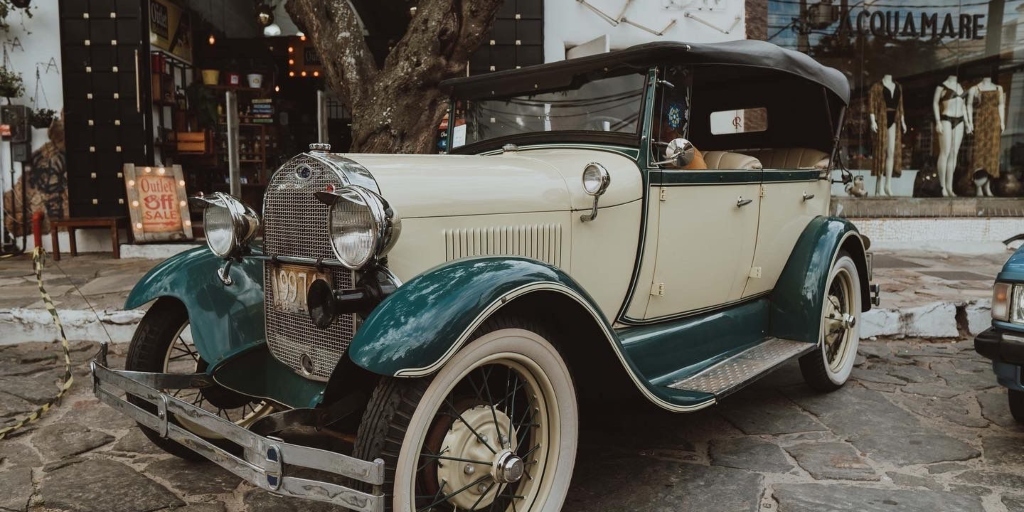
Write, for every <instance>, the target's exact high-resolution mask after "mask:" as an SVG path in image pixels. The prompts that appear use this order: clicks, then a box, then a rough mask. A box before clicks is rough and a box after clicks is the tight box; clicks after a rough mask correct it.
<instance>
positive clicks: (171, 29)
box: [149, 0, 192, 62]
mask: <svg viewBox="0 0 1024 512" xmlns="http://www.w3.org/2000/svg"><path fill="white" fill-rule="evenodd" d="M149 42H150V44H152V45H153V46H155V47H156V48H159V49H161V50H164V51H166V52H168V53H170V54H172V55H174V56H175V57H178V58H180V59H181V60H184V61H185V62H192V23H191V22H190V20H189V15H188V12H187V11H183V10H182V9H181V7H178V6H177V5H175V4H174V3H172V2H171V0H151V1H150V2H149Z"/></svg>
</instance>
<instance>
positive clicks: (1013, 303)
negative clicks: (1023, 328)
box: [1010, 284, 1024, 324]
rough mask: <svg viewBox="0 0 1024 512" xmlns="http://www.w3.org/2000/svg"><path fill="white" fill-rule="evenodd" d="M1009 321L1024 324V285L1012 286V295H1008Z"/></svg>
mask: <svg viewBox="0 0 1024 512" xmlns="http://www.w3.org/2000/svg"><path fill="white" fill-rule="evenodd" d="M1010 321H1011V322H1013V323H1015V324H1024V286H1021V285H1019V284H1018V285H1016V286H1014V287H1013V295H1012V296H1011V297H1010Z"/></svg>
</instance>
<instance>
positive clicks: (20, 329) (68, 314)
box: [0, 308, 146, 345]
mask: <svg viewBox="0 0 1024 512" xmlns="http://www.w3.org/2000/svg"><path fill="white" fill-rule="evenodd" d="M145 313H146V312H145V311H143V310H141V309H133V310H130V311H124V310H118V309H115V310H105V311H99V312H98V314H97V313H94V312H92V311H90V310H78V309H58V310H57V314H58V315H59V316H60V321H61V324H63V325H64V333H65V334H67V337H68V339H69V340H71V341H96V342H103V341H113V342H114V343H127V342H129V341H131V339H132V334H134V332H135V328H136V327H137V326H138V324H139V321H140V320H142V315H144V314H145ZM108 335H109V337H108ZM59 339H60V335H59V333H58V332H57V326H56V325H54V324H53V318H52V317H50V313H49V312H48V311H46V310H45V309H26V308H13V309H0V345H14V344H15V343H25V342H29V341H44V342H46V341H56V340H59Z"/></svg>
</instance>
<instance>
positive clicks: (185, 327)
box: [125, 298, 273, 461]
mask: <svg viewBox="0 0 1024 512" xmlns="http://www.w3.org/2000/svg"><path fill="white" fill-rule="evenodd" d="M125 369H126V370H131V371H137V372H150V373H180V374H191V373H200V372H205V371H206V369H207V363H206V361H204V360H203V358H202V357H201V356H200V355H199V351H198V350H196V346H195V343H194V342H193V340H192V329H190V328H189V319H188V311H187V310H186V309H185V305H184V304H182V303H181V302H180V301H178V300H176V299H171V298H161V299H157V301H156V302H155V303H154V304H153V305H152V306H151V307H150V308H149V311H146V314H145V316H143V317H142V321H141V322H139V327H138V328H137V329H136V330H135V335H134V336H133V337H132V342H131V345H130V346H129V347H128V355H127V357H126V358H125ZM161 391H163V392H164V393H166V394H168V395H170V396H172V397H174V398H176V399H178V400H181V401H183V402H185V403H187V404H191V405H194V406H196V407H199V408H202V409H204V410H206V411H209V412H211V413H214V414H216V415H218V416H220V417H221V418H224V419H225V420H228V421H231V422H233V423H237V424H239V425H242V426H248V425H250V424H251V423H252V422H254V421H256V420H257V419H259V418H260V417H262V416H264V415H266V414H269V413H270V412H272V411H273V407H272V406H271V405H269V404H266V403H263V402H261V401H259V400H255V401H253V399H251V398H249V397H246V396H244V395H241V394H239V393H236V392H234V391H231V390H229V389H227V388H224V387H221V386H219V385H216V384H215V385H212V386H209V387H206V388H203V389H163V390H161ZM127 398H128V401H129V402H131V403H133V404H135V405H136V406H138V407H140V408H142V409H144V410H147V411H150V412H151V413H154V414H155V413H156V406H154V405H153V404H151V403H149V402H147V401H145V400H143V399H141V398H138V397H135V396H132V395H130V394H129V395H128V397H127ZM172 420H173V421H174V422H175V423H176V424H178V425H180V426H181V427H183V428H185V429H187V430H189V431H191V432H192V433H194V434H196V435H198V436H200V437H204V438H206V439H208V440H210V442H212V443H214V444H218V445H220V446H222V447H223V448H225V449H227V450H234V449H236V448H237V447H235V446H234V445H232V443H229V442H227V441H225V440H223V438H222V436H220V435H219V434H216V433H215V432H212V431H210V430H209V429H207V428H204V427H203V426H201V425H199V424H198V423H196V422H195V421H190V420H189V419H188V418H185V417H182V416H177V415H175V416H174V417H173V418H172ZM142 433H143V434H145V435H146V437H148V438H149V440H150V441H152V442H153V444H155V445H157V446H159V447H160V448H161V449H162V450H164V451H166V452H168V453H170V454H172V455H175V456H177V457H181V458H183V459H187V460H194V461H198V460H205V457H203V456H202V455H199V454H198V453H196V452H194V451H192V450H190V449H188V448H186V447H184V446H182V445H181V444H178V443H177V442H176V441H174V440H172V439H167V438H162V437H160V435H159V434H157V433H156V432H155V431H153V430H151V429H149V428H148V427H145V426H142Z"/></svg>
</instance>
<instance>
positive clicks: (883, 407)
mask: <svg viewBox="0 0 1024 512" xmlns="http://www.w3.org/2000/svg"><path fill="white" fill-rule="evenodd" d="M114 349H115V353H114V354H113V355H112V357H111V360H110V362H111V364H112V365H114V366H121V365H123V361H124V359H123V352H124V349H125V346H124V345H118V346H115V347H114ZM95 351H96V344H92V343H75V345H74V351H73V353H72V358H73V360H74V361H75V363H76V368H75V379H76V380H75V384H74V386H73V388H72V390H71V392H70V394H69V395H68V396H67V398H66V399H65V401H64V403H63V404H61V406H60V407H58V408H56V409H54V410H52V411H51V412H50V413H49V414H48V415H46V416H45V417H44V418H43V419H42V420H41V421H40V422H38V423H35V424H32V425H31V426H30V427H29V428H28V429H27V430H24V431H20V433H19V434H18V435H16V436H15V437H13V438H11V439H7V440H3V441H0V510H15V511H31V512H51V511H87V512H91V511H96V512H101V511H102V512H107V511H122V512H144V511H152V510H172V509H173V510H180V511H185V512H188V511H192V512H234V511H242V510H248V511H300V510H301V511H314V512H317V511H326V510H339V509H331V508H330V507H326V506H323V505H321V504H315V503H306V502H302V501H296V500H286V499H283V498H278V497H275V496H272V495H270V494H268V493H266V492H264V491H262V490H260V489H257V488H254V487H253V486H251V485H249V484H246V483H243V482H241V481H240V480H239V479H238V478H236V477H234V476H233V475H231V474H229V473H227V472H226V471H224V470H222V469H220V468H219V467H217V466H215V465H213V464H211V463H203V464H191V463H186V462H183V461H181V460H178V459H176V458H174V457H172V456H169V455H166V454H164V453H162V452H160V451H159V450H158V449H156V448H155V447H154V446H153V445H152V444H150V443H149V441H148V440H147V439H146V438H145V437H144V436H143V435H142V434H141V432H140V431H139V429H138V427H136V426H135V425H134V424H133V423H132V422H131V421H129V420H127V419H126V418H124V417H122V416H121V415H120V414H117V413H115V412H114V411H113V410H111V409H110V408H108V407H107V406H106V405H104V404H102V403H99V402H98V401H97V400H96V399H95V398H93V396H92V395H91V389H90V385H89V381H88V379H87V377H86V376H87V374H88V370H87V366H86V365H85V362H86V361H87V360H88V359H89V358H91V357H92V355H93V354H94V353H95ZM58 353H59V349H58V348H57V347H56V345H55V344H49V343H29V344H21V345H14V346H6V347H0V425H3V424H4V423H5V419H7V420H9V416H10V415H12V414H17V413H19V411H21V410H22V409H26V408H28V407H30V406H31V404H33V403H40V401H44V400H46V399H47V398H49V397H50V396H52V394H53V393H54V392H55V391H56V387H55V386H54V385H53V382H54V381H55V380H56V379H57V378H58V377H59V375H60V372H61V369H58V368H57V367H56V364H55V362H56V360H57V355H58ZM178 507H181V508H178ZM776 509H777V510H779V511H784V512H788V511H800V512H803V511H806V512H822V511H832V510H843V511H856V512H861V511H893V510H899V511H901V512H906V511H921V512H925V511H927V512H935V511H940V512H942V511H946V512H974V511H988V512H1007V511H1009V512H1014V511H1024V429H1022V428H1021V426H1019V425H1017V424H1016V423H1014V422H1013V420H1012V418H1011V417H1010V414H1009V410H1008V407H1007V404H1006V392H1005V390H1003V389H1002V388H998V387H996V385H995V377H994V376H993V375H992V373H991V370H990V368H989V365H988V364H987V362H986V361H985V360H984V359H982V358H980V357H979V356H978V355H977V354H975V353H974V352H973V345H972V343H971V342H970V341H961V342H956V343H931V342H927V341H922V340H903V341H874V342H873V341H865V342H863V343H862V346H861V357H859V358H858V363H857V367H856V368H855V369H854V373H853V377H852V380H851V381H850V382H849V383H848V384H847V385H846V386H845V387H844V388H842V389H841V390H839V391H837V392H835V393H831V394H826V395H822V394H816V393H813V392H811V391H809V389H808V388H807V387H806V386H805V385H804V384H803V383H802V381H801V378H800V372H799V368H798V367H797V365H795V364H790V365H787V366H785V367H783V368H781V369H779V370H778V371H776V372H775V373H773V374H771V375H769V376H768V377H766V378H765V379H764V380H762V381H760V382H757V383H755V384H753V385H752V386H751V387H749V388H747V389H744V390H742V391H740V392H739V393H737V394H736V395H733V396H730V397H727V398H726V399H725V400H724V401H723V403H722V404H720V405H716V406H714V407H711V408H709V409H705V410H703V411H700V412H697V413H693V414H670V413H667V412H664V411H661V410H657V409H654V408H653V407H647V406H641V405H638V404H631V405H621V404H608V405H606V406H604V407H602V409H601V410H590V411H584V415H583V418H582V420H581V438H580V448H579V456H578V458H577V463H576V471H575V474H574V476H573V481H572V486H571V490H570V493H569V497H568V501H567V502H566V505H565V507H564V510H566V511H567V512H569V511H571V512H590V511H593V512H606V511H621V510H630V511H637V512H667V511H672V512H718V511H722V512H756V511H762V512H763V511H766V510H776Z"/></svg>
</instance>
